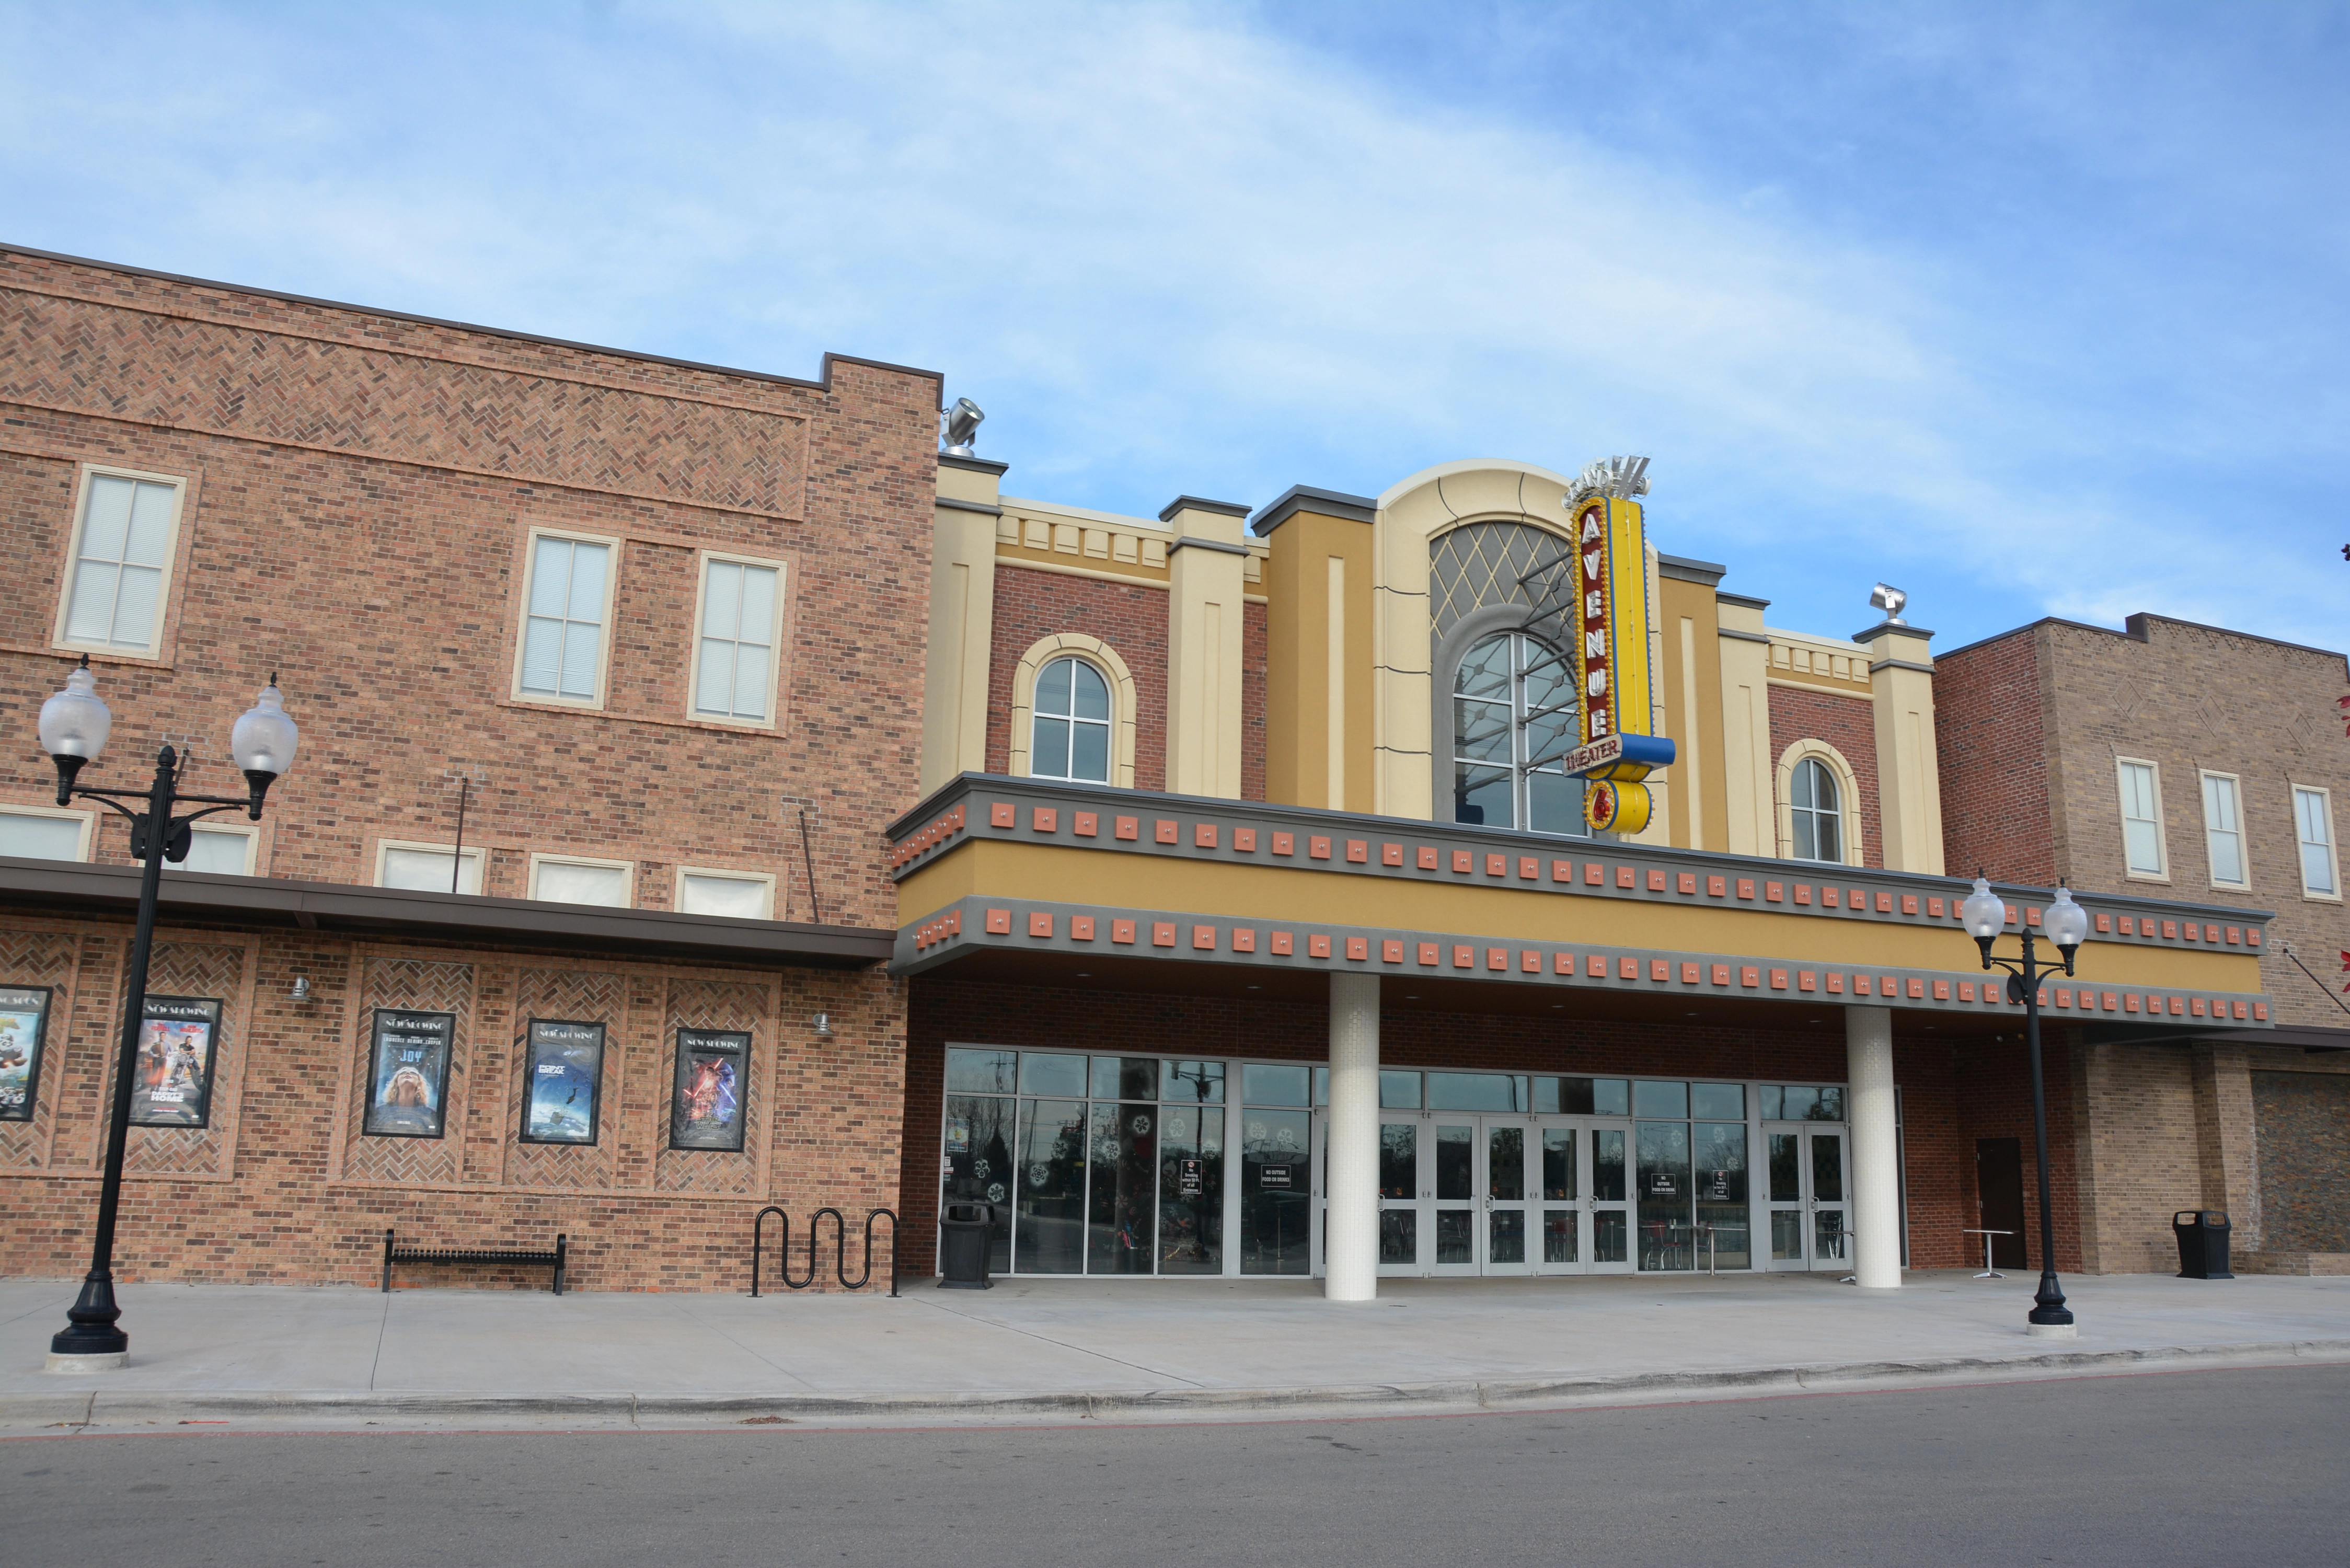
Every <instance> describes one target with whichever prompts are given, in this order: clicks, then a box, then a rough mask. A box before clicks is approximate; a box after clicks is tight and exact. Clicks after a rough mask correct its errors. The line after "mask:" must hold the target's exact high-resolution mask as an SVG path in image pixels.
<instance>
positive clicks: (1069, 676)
mask: <svg viewBox="0 0 2350 1568" xmlns="http://www.w3.org/2000/svg"><path fill="white" fill-rule="evenodd" d="M1109 742H1110V733H1109V682H1108V681H1107V680H1103V679H1102V673H1101V671H1100V670H1096V669H1095V668H1094V667H1093V666H1092V665H1091V664H1089V663H1087V661H1086V660H1084V659H1054V660H1053V661H1052V662H1051V663H1050V664H1047V665H1045V668H1044V669H1043V670H1039V671H1037V673H1036V714H1035V731H1034V732H1033V734H1032V735H1031V737H1030V742H1029V752H1028V772H1029V773H1030V774H1032V775H1033V776H1035V777H1036V778H1040V779H1076V780H1080V781H1083V782H1085V783H1088V784H1107V783H1108V782H1109Z"/></svg>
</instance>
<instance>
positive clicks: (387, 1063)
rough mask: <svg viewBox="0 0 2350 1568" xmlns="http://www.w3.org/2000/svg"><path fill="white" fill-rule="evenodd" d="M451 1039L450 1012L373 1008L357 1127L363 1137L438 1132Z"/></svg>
mask: <svg viewBox="0 0 2350 1568" xmlns="http://www.w3.org/2000/svg"><path fill="white" fill-rule="evenodd" d="M456 1039H457V1015H456V1014H455V1013H453V1012H409V1011H408V1010H407V1009H406V1008H402V1007H379V1008H377V1009H376V1010H375V1042H374V1046H373V1049H372V1050H370V1051H369V1055H368V1106H367V1121H366V1123H365V1124H364V1128H363V1130H364V1131H365V1132H367V1134H368V1135H369V1137H440V1136H441V1134H442V1125H443V1123H444V1121H445V1120H446V1118H447V1116H448V1104H449V1053H450V1049H451V1047H452V1046H453V1045H454V1044H456Z"/></svg>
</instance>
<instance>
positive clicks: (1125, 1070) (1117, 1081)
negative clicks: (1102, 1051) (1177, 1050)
mask: <svg viewBox="0 0 2350 1568" xmlns="http://www.w3.org/2000/svg"><path fill="white" fill-rule="evenodd" d="M1158 1097H1159V1063H1158V1061H1157V1059H1156V1058H1153V1057H1148V1056H1097V1057H1095V1058H1094V1098H1095V1099H1097V1100H1155V1099H1157V1098H1158Z"/></svg>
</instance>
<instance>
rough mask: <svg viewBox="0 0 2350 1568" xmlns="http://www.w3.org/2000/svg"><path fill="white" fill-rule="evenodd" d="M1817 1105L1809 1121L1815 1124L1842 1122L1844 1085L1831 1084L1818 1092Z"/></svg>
mask: <svg viewBox="0 0 2350 1568" xmlns="http://www.w3.org/2000/svg"><path fill="white" fill-rule="evenodd" d="M1819 1094H1820V1098H1819V1104H1818V1105H1816V1106H1814V1107H1813V1109H1812V1112H1811V1119H1812V1120H1814V1121H1815V1122H1840V1121H1842V1120H1844V1085H1841V1084H1831V1085H1827V1086H1826V1087H1825V1088H1823V1089H1821V1090H1820V1092H1819Z"/></svg>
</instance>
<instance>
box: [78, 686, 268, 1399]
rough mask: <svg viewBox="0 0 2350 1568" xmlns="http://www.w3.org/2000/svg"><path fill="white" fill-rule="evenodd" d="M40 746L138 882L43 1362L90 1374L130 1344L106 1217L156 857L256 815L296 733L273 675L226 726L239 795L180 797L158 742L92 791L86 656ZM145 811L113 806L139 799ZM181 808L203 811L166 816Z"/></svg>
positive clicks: (100, 732)
mask: <svg viewBox="0 0 2350 1568" xmlns="http://www.w3.org/2000/svg"><path fill="white" fill-rule="evenodd" d="M40 727H41V749H42V750H43V751H45V752H47V753H49V760H50V761H51V762H53V763H56V764H57V804H58V805H67V804H68V802H70V801H71V800H73V798H74V797H75V796H77V795H78V796H80V797H81V798H83V799H85V800H94V801H97V802H98V803H99V804H100V805H104V806H105V807H106V808H107V809H108V810H109V811H112V812H114V813H116V814H117V815H121V816H124V817H128V818H129V819H130V855H131V858H133V859H135V860H138V861H140V862H141V863H142V864H143V866H144V867H145V869H144V871H143V873H142V874H141V875H140V879H139V924H138V929H137V934H136V935H135V936H134V937H133V938H132V940H131V944H130V986H129V991H128V994H127V995H126V996H125V997H124V999H123V1011H122V1044H121V1048H120V1052H119V1054H118V1058H117V1060H116V1063H115V1068H114V1108H113V1113H112V1115H111V1116H110V1117H109V1122H108V1128H107V1137H106V1177H105V1180H104V1181H103V1183H102V1184H101V1185H100V1186H99V1196H98V1233H97V1235H96V1237H95V1238H94V1240H93V1241H92V1243H91V1246H90V1261H89V1273H88V1275H87V1276H86V1277H85V1278H84V1279H83V1281H82V1286H81V1294H80V1296H79V1297H78V1298H77V1299H76V1300H75V1302H74V1304H73V1306H72V1307H71V1308H70V1309H68V1312H67V1313H66V1316H67V1318H68V1320H69V1322H70V1325H71V1326H69V1327H68V1328H66V1329H65V1330H64V1331H63V1332H61V1333H59V1334H56V1335H55V1336H53V1337H52V1338H51V1339H50V1341H49V1355H50V1362H49V1365H50V1366H51V1367H52V1368H54V1369H56V1370H58V1371H95V1370H99V1369H103V1368H105V1367H109V1366H121V1365H122V1364H123V1361H124V1359H125V1357H126V1355H128V1353H129V1351H130V1335H128V1334H124V1333H123V1332H122V1330H121V1329H120V1328H118V1327H116V1326H115V1324H116V1323H117V1321H118V1320H119V1319H120V1317H121V1316H122V1309H121V1308H120V1307H119V1306H117V1305H116V1304H115V1303H114V1217H115V1211H116V1210H117V1208H118V1207H119V1206H120V1201H121V1198H122V1155H123V1147H124V1145H125V1143H126V1142H127V1141H128V1139H129V1137H130V1091H131V1080H132V1078H133V1077H134V1076H135V1075H136V1069H137V1066H138V1060H139V1033H140V1023H142V1021H143V1019H144V1015H145V1013H146V1011H147V961H148V957H149V955H150V954H151V951H152V950H153V948H154V945H155V905H156V900H157V896H158V894H159V893H160V892H161V888H162V885H163V862H164V861H166V860H170V861H173V862H175V863H176V862H178V861H182V860H184V859H186V858H187V857H188V846H189V844H190V842H191V838H192V833H193V831H194V829H193V827H192V826H191V825H192V824H193V823H194V822H196V821H197V819H199V818H201V817H206V816H214V815H218V814H220V813H221V812H224V811H237V810H242V811H244V813H245V815H248V816H250V817H251V818H252V819H253V820H254V821H255V822H259V821H260V820H261V801H262V797H263V796H264V795H265V794H268V793H269V786H270V785H271V784H276V782H277V780H278V778H279V777H280V776H281V775H283V774H285V772H286V769H287V768H289V767H291V766H292V765H293V763H294V751H295V748H296V746H298V745H299V744H301V740H302V736H301V732H300V731H298V730H297V729H296V728H295V725H294V721H293V720H292V719H290V718H288V717H287V716H286V699H285V696H284V694H283V693H281V692H280V691H278V690H277V677H276V674H275V673H273V674H272V675H271V676H270V677H269V684H268V685H266V686H265V687H263V688H262V689H261V695H260V696H259V697H257V698H255V700H254V704H253V706H252V707H251V708H248V709H246V710H245V711H244V715H243V716H242V717H240V718H239V719H238V720H237V722H236V724H235V727H234V728H233V729H231V730H230V732H229V742H228V744H229V754H230V755H231V756H232V757H234V759H235V760H236V765H237V766H238V767H239V768H241V769H243V770H244V782H245V784H246V794H245V797H244V799H242V800H238V799H236V798H234V797H233V796H228V795H214V794H181V793H180V775H181V774H182V773H183V772H184V771H185V770H186V766H187V759H186V758H185V757H183V756H182V755H181V754H180V753H177V752H175V751H174V750H173V749H172V747H171V746H169V745H166V746H164V747H163V748H162V749H161V750H160V751H158V752H157V753H155V777H154V780H153V781H152V782H151V784H149V785H148V786H147V789H146V790H145V792H144V794H143V796H142V794H141V792H140V791H137V790H120V789H99V788H98V787H97V786H96V785H93V784H78V783H77V782H75V781H76V780H77V779H78V777H79V776H80V774H81V770H82V769H83V768H85V767H87V766H88V765H89V763H93V762H95V761H97V760H98V754H99V753H100V752H102V751H104V750H105V749H106V738H107V736H108V734H109V733H110V732H112V730H113V728H114V714H113V712H112V711H111V710H109V708H108V707H107V705H106V701H105V700H104V699H103V698H101V697H99V694H98V679H97V677H95V676H93V675H92V674H91V673H90V671H89V656H88V655H87V654H84V655H83V656H82V661H81V664H80V666H79V667H78V669H76V670H74V671H73V672H72V673H71V674H69V675H68V676H67V677H66V686H65V690H64V691H59V692H57V694H56V695H55V696H53V697H51V698H50V699H49V700H48V701H46V702H44V703H42V704H41V721H40ZM142 798H143V800H144V802H145V805H146V810H144V811H134V810H132V809H131V808H130V806H126V805H122V804H120V803H121V802H123V801H130V802H133V803H134V804H135V803H138V802H140V800H141V799H142ZM181 805H202V806H204V807H206V808H207V809H206V810H203V811H196V812H191V813H189V814H188V815H185V816H174V815H172V812H173V811H174V810H175V809H177V808H178V807H179V806H181Z"/></svg>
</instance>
